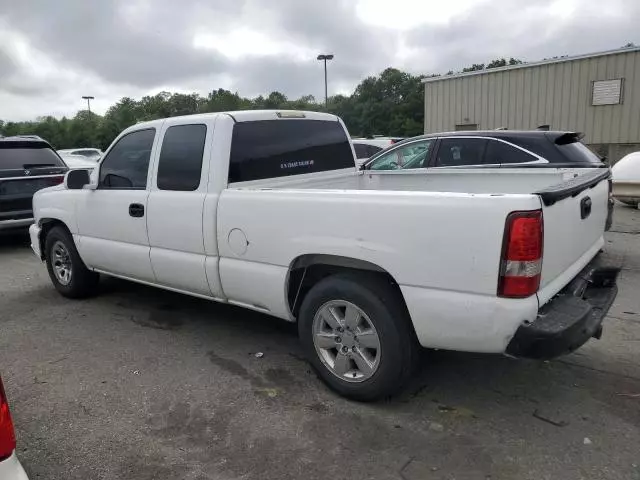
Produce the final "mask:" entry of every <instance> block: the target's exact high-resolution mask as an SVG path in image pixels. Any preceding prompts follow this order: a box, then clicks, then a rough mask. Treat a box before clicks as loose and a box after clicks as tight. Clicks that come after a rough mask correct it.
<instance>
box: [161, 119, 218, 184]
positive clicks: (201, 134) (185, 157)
mask: <svg viewBox="0 0 640 480" xmlns="http://www.w3.org/2000/svg"><path fill="white" fill-rule="evenodd" d="M206 136H207V126H206V125H204V124H193V125H175V126H172V127H169V128H168V129H167V131H166V132H165V134H164V139H163V140H162V149H161V150H160V160H159V163H158V180H157V184H158V189H159V190H174V191H181V192H188V191H193V190H197V189H198V187H199V186H200V177H201V175H202V155H203V153H204V144H205V138H206Z"/></svg>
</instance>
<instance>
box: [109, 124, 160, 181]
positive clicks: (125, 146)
mask: <svg viewBox="0 0 640 480" xmlns="http://www.w3.org/2000/svg"><path fill="white" fill-rule="evenodd" d="M155 136H156V130H155V129H154V128H150V129H148V130H138V131H137V132H131V133H129V134H127V135H125V136H124V137H122V138H121V139H120V140H118V143H116V144H115V145H114V146H113V148H112V149H111V151H110V152H109V154H108V155H107V156H106V157H105V159H104V160H103V161H102V162H101V164H100V165H101V166H100V179H99V182H98V187H99V188H102V189H117V190H123V189H136V190H144V189H145V188H147V173H148V171H149V158H150V157H151V147H152V146H153V139H154V138H155Z"/></svg>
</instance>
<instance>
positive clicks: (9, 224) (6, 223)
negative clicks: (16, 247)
mask: <svg viewBox="0 0 640 480" xmlns="http://www.w3.org/2000/svg"><path fill="white" fill-rule="evenodd" d="M31 224H33V218H21V219H18V220H0V230H11V229H13V228H21V227H28V226H29V225H31Z"/></svg>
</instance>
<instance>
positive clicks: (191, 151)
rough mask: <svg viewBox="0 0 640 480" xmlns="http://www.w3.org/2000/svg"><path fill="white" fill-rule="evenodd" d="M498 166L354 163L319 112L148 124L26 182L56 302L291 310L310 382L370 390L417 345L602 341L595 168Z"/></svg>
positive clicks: (603, 295)
mask: <svg viewBox="0 0 640 480" xmlns="http://www.w3.org/2000/svg"><path fill="white" fill-rule="evenodd" d="M496 170H497V171H496V172H492V173H491V175H483V174H478V173H473V172H472V173H466V174H464V173H462V174H460V175H458V176H457V177H456V178H455V181H451V180H450V177H447V176H443V177H439V176H438V175H427V176H424V175H394V174H393V173H390V174H388V175H373V174H371V173H370V172H369V171H357V170H356V168H355V163H354V154H353V148H352V145H351V143H350V139H349V137H348V134H347V132H346V129H345V127H344V124H343V123H342V121H341V120H340V119H339V118H337V117H336V116H334V115H330V114H325V113H314V112H296V111H294V112H292V111H242V112H228V113H226V112H224V113H210V114H202V115H192V116H186V117H173V118H167V119H164V120H154V121H151V122H147V123H139V124H137V125H134V126H132V127H129V128H128V129H127V130H125V131H124V132H123V133H121V134H120V136H119V137H118V138H116V140H115V141H114V143H113V144H112V145H111V147H110V148H109V149H108V150H107V152H106V153H105V156H104V158H103V159H102V161H101V162H100V165H99V168H96V169H95V170H94V171H93V172H92V173H91V175H90V176H89V174H88V173H87V172H86V171H84V170H75V171H70V172H69V173H67V175H66V177H65V182H64V185H61V186H59V187H53V188H49V189H45V190H41V191H39V192H38V193H36V194H35V196H34V200H33V206H34V216H35V223H34V224H33V225H32V226H31V227H30V235H31V245H32V248H33V250H34V252H35V254H36V255H37V256H38V258H40V259H42V260H44V261H45V262H46V266H47V269H48V271H49V276H50V278H51V281H52V283H53V285H54V286H55V288H56V289H57V290H58V292H59V293H61V294H62V295H64V296H67V297H72V298H77V297H83V296H88V295H91V294H93V293H95V292H96V286H97V283H98V279H99V275H100V274H105V275H111V276H115V277H120V278H124V279H128V280H132V281H136V282H140V283H143V284H146V285H152V286H155V287H159V288H164V289H167V290H172V291H176V292H180V293H185V294H188V295H193V296H196V297H200V298H205V299H209V300H213V301H217V302H223V303H230V304H233V305H239V306H242V307H245V308H248V309H251V310H256V311H259V312H263V313H266V314H269V315H273V316H275V317H279V318H282V319H285V320H288V321H292V322H297V324H298V330H299V334H300V340H301V343H302V346H303V349H304V351H305V354H306V356H307V357H308V359H309V361H310V362H311V364H312V365H313V367H314V368H315V369H316V370H317V372H318V374H319V376H320V378H321V379H322V380H323V381H325V382H326V383H327V384H328V385H329V386H330V387H331V388H333V389H335V390H336V391H337V392H339V393H340V394H342V395H344V396H347V397H349V398H353V399H357V400H374V399H378V398H383V397H386V396H388V395H390V394H392V393H394V392H395V391H397V390H398V388H400V387H401V385H402V384H403V383H404V382H405V381H406V380H407V379H408V377H409V376H410V374H411V371H412V364H413V359H414V358H415V353H416V351H417V347H418V346H420V345H421V346H423V347H428V348H439V349H450V350H462V351H471V352H486V353H505V354H508V355H511V356H519V357H533V358H552V357H555V356H558V355H562V354H564V353H567V352H570V351H572V350H574V349H576V348H578V347H580V346H581V345H582V344H584V343H585V342H587V341H588V340H589V339H590V338H591V337H594V336H595V337H599V335H600V333H601V330H602V321H603V319H604V316H605V314H606V312H607V311H608V309H609V306H610V305H611V303H612V302H613V299H614V298H615V296H616V292H617V290H616V286H615V282H616V276H617V274H618V271H619V268H618V267H617V266H615V265H610V264H608V262H607V260H606V258H605V257H604V256H603V255H599V252H600V251H601V249H602V248H603V246H604V238H603V233H604V228H605V222H606V219H607V205H608V200H609V187H608V178H609V175H610V173H609V171H608V170H607V169H591V170H587V171H586V172H585V173H584V174H582V175H577V174H575V175H574V174H573V172H570V173H567V172H563V171H562V170H561V169H504V171H503V172H501V171H500V169H496ZM425 178H426V179H428V181H427V180H425ZM558 294H561V295H558Z"/></svg>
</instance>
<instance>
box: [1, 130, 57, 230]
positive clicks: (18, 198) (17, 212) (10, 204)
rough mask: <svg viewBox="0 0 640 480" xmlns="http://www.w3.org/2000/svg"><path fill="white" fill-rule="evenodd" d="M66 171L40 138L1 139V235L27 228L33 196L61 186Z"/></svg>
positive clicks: (29, 221) (29, 222)
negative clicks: (45, 189) (39, 191)
mask: <svg viewBox="0 0 640 480" xmlns="http://www.w3.org/2000/svg"><path fill="white" fill-rule="evenodd" d="M67 170H68V168H67V166H66V165H65V163H64V162H63V161H62V159H61V158H60V157H59V156H58V154H57V153H56V152H55V150H54V149H53V148H52V147H51V145H49V144H48V143H47V142H46V141H44V140H43V139H42V138H40V137H37V136H31V135H29V136H20V137H0V234H1V233H5V232H8V231H15V230H21V229H26V228H28V227H29V225H31V224H32V223H33V210H32V205H31V202H32V199H33V194H34V193H35V192H37V191H38V190H40V189H42V188H45V187H51V186H53V185H58V184H60V183H62V182H63V181H64V174H65V173H66V172H67Z"/></svg>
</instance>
